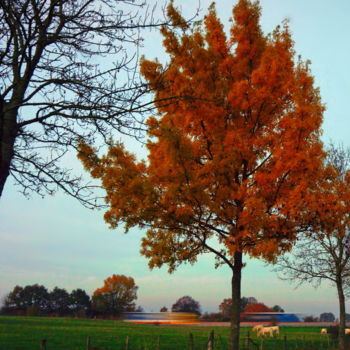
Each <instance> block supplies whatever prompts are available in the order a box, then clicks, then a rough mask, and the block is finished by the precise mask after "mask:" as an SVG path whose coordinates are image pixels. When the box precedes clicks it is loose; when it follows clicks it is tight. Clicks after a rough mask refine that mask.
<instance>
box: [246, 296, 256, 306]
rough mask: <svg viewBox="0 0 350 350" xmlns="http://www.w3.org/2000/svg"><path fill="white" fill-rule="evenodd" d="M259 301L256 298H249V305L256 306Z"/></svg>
mask: <svg viewBox="0 0 350 350" xmlns="http://www.w3.org/2000/svg"><path fill="white" fill-rule="evenodd" d="M257 302H258V300H257V299H256V298H254V297H248V298H247V304H256V303H257Z"/></svg>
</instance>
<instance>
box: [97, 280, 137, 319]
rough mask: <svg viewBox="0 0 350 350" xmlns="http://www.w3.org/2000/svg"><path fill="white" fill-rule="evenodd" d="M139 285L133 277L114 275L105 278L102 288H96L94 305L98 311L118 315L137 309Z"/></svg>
mask: <svg viewBox="0 0 350 350" xmlns="http://www.w3.org/2000/svg"><path fill="white" fill-rule="evenodd" d="M137 289H138V287H137V286H136V284H135V281H134V279H133V278H132V277H126V276H124V275H112V276H111V277H108V278H106V279H105V280H104V285H103V287H102V288H99V289H96V290H95V291H94V294H93V297H92V306H93V309H95V310H96V311H99V312H102V313H104V314H110V315H113V316H116V315H118V314H120V313H121V312H124V311H133V310H134V309H135V303H134V301H135V300H136V299H137V295H136V292H137Z"/></svg>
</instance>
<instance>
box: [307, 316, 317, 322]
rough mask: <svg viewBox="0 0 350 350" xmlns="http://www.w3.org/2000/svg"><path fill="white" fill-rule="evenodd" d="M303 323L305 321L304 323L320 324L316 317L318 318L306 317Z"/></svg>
mask: <svg viewBox="0 0 350 350" xmlns="http://www.w3.org/2000/svg"><path fill="white" fill-rule="evenodd" d="M303 321H304V322H318V321H319V319H318V317H316V316H305V317H304V318H303Z"/></svg>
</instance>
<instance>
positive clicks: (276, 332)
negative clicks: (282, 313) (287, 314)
mask: <svg viewBox="0 0 350 350" xmlns="http://www.w3.org/2000/svg"><path fill="white" fill-rule="evenodd" d="M269 328H271V329H272V333H275V334H280V327H278V326H272V327H269Z"/></svg>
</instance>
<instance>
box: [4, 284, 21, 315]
mask: <svg viewBox="0 0 350 350" xmlns="http://www.w3.org/2000/svg"><path fill="white" fill-rule="evenodd" d="M22 295H23V287H20V286H15V287H14V288H13V290H12V291H11V292H10V293H8V294H7V295H6V296H5V298H4V301H3V309H2V310H3V312H4V313H12V312H16V311H17V312H24V309H25V305H24V303H23V299H22Z"/></svg>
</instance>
